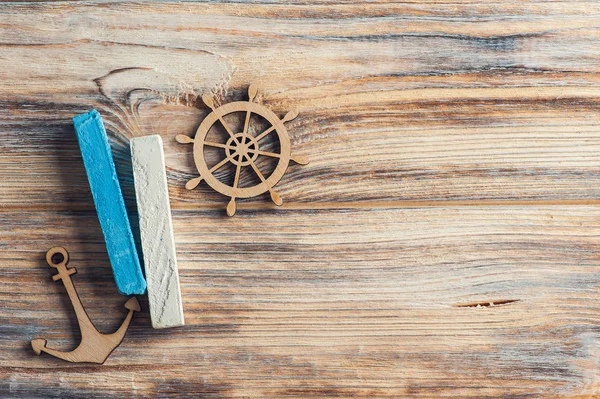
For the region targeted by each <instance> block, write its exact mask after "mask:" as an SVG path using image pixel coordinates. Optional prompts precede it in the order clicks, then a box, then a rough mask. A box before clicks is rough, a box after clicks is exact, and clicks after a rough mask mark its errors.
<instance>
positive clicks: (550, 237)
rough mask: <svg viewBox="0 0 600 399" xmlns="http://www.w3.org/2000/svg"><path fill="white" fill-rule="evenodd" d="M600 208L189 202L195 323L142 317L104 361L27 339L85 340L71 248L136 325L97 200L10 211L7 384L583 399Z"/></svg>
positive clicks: (187, 277) (90, 293) (188, 281)
mask: <svg viewBox="0 0 600 399" xmlns="http://www.w3.org/2000/svg"><path fill="white" fill-rule="evenodd" d="M599 212H600V207H598V206H579V207H571V206H566V207H564V206H547V207H530V206H517V207H495V206H492V207H470V208H465V207H447V208H442V209H418V208H417V209H406V210H403V209H373V210H353V211H332V210H327V211H314V210H310V211H309V210H307V211H280V212H278V213H277V217H273V215H272V214H271V212H253V213H252V214H243V213H242V214H239V215H236V217H234V218H226V217H223V216H222V213H221V212H220V211H216V210H211V211H205V212H189V211H176V212H174V229H175V236H176V238H177V243H176V244H177V248H178V250H179V267H180V277H181V284H182V294H183V300H184V305H185V306H184V309H185V312H186V314H185V316H186V322H187V325H186V326H185V327H182V328H181V329H177V330H172V331H170V333H169V334H168V335H164V334H157V333H156V332H155V330H152V329H151V328H150V320H149V316H148V313H147V310H146V311H144V312H142V314H141V315H140V317H136V319H134V321H133V323H132V326H131V327H130V332H129V333H128V335H127V336H126V337H125V341H124V343H123V345H121V346H120V347H119V348H118V349H117V350H116V351H115V352H114V354H113V355H112V356H111V357H110V358H109V359H108V360H107V363H106V367H102V368H98V367H94V366H81V365H79V366H77V367H72V366H71V365H69V364H63V363H59V361H54V360H53V359H47V358H46V359H40V358H37V357H34V356H33V355H32V354H31V353H30V352H29V351H27V350H23V349H22V348H21V347H19V346H18V345H15V344H14V343H15V342H19V341H26V340H27V339H28V338H29V335H31V336H34V335H35V336H39V335H44V336H48V337H49V338H50V339H52V340H53V342H56V343H57V345H58V344H60V343H61V342H62V343H63V344H64V345H65V346H68V345H69V344H71V343H72V342H75V341H76V338H73V337H72V331H73V328H74V327H75V326H74V325H72V323H69V317H70V316H69V314H70V312H69V309H68V302H65V300H64V299H65V295H64V293H61V292H60V290H59V289H57V287H56V286H55V285H54V284H51V283H49V282H48V270H47V267H44V264H43V260H42V259H43V253H44V251H45V249H47V247H48V246H50V245H54V244H57V243H64V242H67V243H69V246H70V248H71V251H70V252H71V255H72V258H73V259H72V261H73V262H76V263H77V265H78V271H79V273H78V280H77V288H78V291H79V293H80V296H81V298H82V301H83V302H84V305H85V306H86V309H87V310H88V312H89V314H90V317H91V318H92V320H93V321H94V322H95V323H97V324H98V325H99V328H100V329H101V330H102V328H105V329H110V328H111V327H112V326H113V325H116V324H118V323H119V322H120V316H121V313H122V309H121V307H120V306H121V302H122V297H120V296H119V295H118V294H116V293H115V292H114V290H113V289H112V287H110V286H109V284H108V283H109V282H110V278H111V275H110V267H109V265H108V260H107V259H106V256H105V255H103V252H104V249H103V244H102V235H101V232H100V229H99V227H98V226H95V225H94V223H91V222H90V220H93V212H50V211H47V212H37V213H22V212H16V211H14V212H13V211H11V212H3V213H2V214H0V222H1V223H2V225H7V226H13V227H12V229H11V230H9V231H7V232H6V233H5V244H4V248H3V251H1V252H0V262H1V263H2V264H10V265H11V267H10V269H7V268H4V269H3V270H5V271H4V272H3V273H2V274H0V286H1V287H2V290H1V291H0V292H1V293H0V295H1V297H0V300H1V301H2V303H3V304H4V310H3V313H2V315H1V316H0V321H1V322H0V326H1V327H0V331H1V332H2V334H0V353H1V354H2V355H0V367H1V368H0V374H2V376H3V377H4V378H2V379H1V380H2V381H3V382H2V383H0V390H3V392H6V393H7V394H10V395H12V396H19V397H23V396H31V395H33V394H34V393H35V394H38V395H41V396H52V395H57V393H56V391H55V390H56V389H59V391H58V392H60V395H61V397H76V396H86V397H88V396H89V397H144V396H146V395H151V394H158V393H161V394H163V396H165V397H169V396H171V395H176V394H177V395H180V394H181V393H186V394H188V395H191V396H194V395H206V396H207V397H244V396H246V397H285V396H294V395H296V396H301V397H319V398H321V397H335V396H361V397H367V396H368V397H431V395H432V393H433V394H435V396H452V395H455V396H459V397H478V398H480V397H511V396H521V397H556V396H563V397H578V396H577V395H581V397H584V395H585V394H586V393H587V394H590V393H593V392H597V390H598V389H599V388H598V385H597V379H596V373H597V370H598V369H597V366H596V362H597V353H598V352H597V351H598V348H597V340H598V334H597V333H596V329H597V326H598V318H597V315H598V311H599V310H600V305H599V304H600V301H599V300H600V297H599V295H600V294H599V292H598V279H597V274H598V264H597V263H598V262H597V254H596V252H597V249H598V244H597V237H598V235H599V234H600V223H599V222H598V220H600V219H598V213H599ZM34 225H35V226H38V229H35V230H32V229H31V228H30V227H29V226H34ZM81 226H86V227H85V228H84V227H81ZM482 226H485V228H482ZM25 280H27V282H28V283H27V284H18V282H19V281H25ZM492 302H493V303H494V306H490V303H492ZM40 303H44V306H43V307H40V306H39V304H40ZM142 305H143V306H144V304H142ZM478 305H479V306H478ZM113 308H114V309H113ZM144 308H145V309H147V307H144ZM113 310H114V311H113ZM8 320H10V323H9V322H8ZM24 332H26V336H24V335H23V333H24ZM157 359H158V361H157ZM58 366H60V367H61V373H62V374H61V375H62V376H63V377H64V378H63V380H61V383H60V386H57V385H56V383H55V382H53V381H56V378H55V374H54V372H55V368H56V367H58ZM198 375H201V376H202V378H201V379H200V381H199V380H198ZM32 376H35V378H32ZM2 384H3V385H2ZM53 392H54V393H53Z"/></svg>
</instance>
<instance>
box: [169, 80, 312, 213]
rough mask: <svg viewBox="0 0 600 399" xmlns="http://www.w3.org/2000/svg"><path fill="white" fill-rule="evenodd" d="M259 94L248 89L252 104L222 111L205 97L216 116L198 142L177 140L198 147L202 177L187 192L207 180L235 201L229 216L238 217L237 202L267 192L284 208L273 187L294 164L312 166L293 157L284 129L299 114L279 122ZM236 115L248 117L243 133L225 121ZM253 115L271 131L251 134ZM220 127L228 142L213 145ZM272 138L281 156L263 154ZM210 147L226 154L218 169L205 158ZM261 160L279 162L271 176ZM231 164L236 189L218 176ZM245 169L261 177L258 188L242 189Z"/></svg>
mask: <svg viewBox="0 0 600 399" xmlns="http://www.w3.org/2000/svg"><path fill="white" fill-rule="evenodd" d="M257 93H258V89H257V87H256V86H255V85H253V84H252V85H250V87H249V88H248V98H249V101H237V102H233V103H228V104H225V105H222V106H220V107H218V108H217V107H216V106H215V104H214V102H213V99H212V98H211V97H210V96H209V95H207V94H205V95H203V96H202V101H203V102H204V104H206V105H207V106H208V107H209V108H210V109H211V110H212V112H211V113H210V114H208V116H207V117H206V118H205V119H204V120H203V121H202V123H201V124H200V126H199V127H198V130H197V131H196V135H195V137H194V138H191V137H188V136H185V135H182V134H180V135H178V136H177V137H176V140H177V142H179V143H181V144H192V143H193V144H194V150H193V151H194V163H195V164H196V168H197V169H198V172H199V173H200V176H199V177H196V178H193V179H191V180H190V181H188V182H187V183H186V185H185V188H186V189H188V190H192V189H194V188H196V187H197V186H198V184H200V182H201V181H202V180H204V181H205V182H206V183H207V184H208V185H209V186H210V187H212V188H213V189H214V190H215V191H217V192H219V193H221V194H223V195H225V196H228V197H231V200H230V201H229V204H228V205H227V215H229V216H233V215H234V214H235V211H236V203H235V200H236V199H237V198H250V197H256V196H258V195H261V194H263V193H266V192H267V191H268V192H269V194H270V195H271V200H272V201H273V202H274V203H275V205H278V206H281V205H282V204H283V201H282V199H281V197H280V196H279V194H278V193H277V192H276V191H275V190H274V189H273V187H274V186H275V185H276V184H277V183H278V182H279V181H280V180H281V178H282V177H283V175H284V174H285V172H286V170H287V168H288V165H289V162H290V161H293V162H295V163H297V164H300V165H306V164H308V162H309V161H308V159H307V158H306V157H302V156H294V155H292V154H291V144H290V138H289V136H288V132H287V129H286V128H285V126H284V123H286V122H289V121H291V120H293V119H295V118H296V117H297V116H298V112H297V111H290V112H288V113H287V114H286V115H285V116H284V117H283V119H279V117H278V116H277V115H276V114H275V113H274V112H273V111H271V110H270V109H269V108H267V107H265V106H264V105H262V104H259V103H258V102H255V99H256V95H257ZM234 113H243V114H244V124H243V129H242V131H240V132H237V131H234V130H232V129H231V127H230V126H229V124H228V123H227V122H226V121H225V119H224V118H225V116H227V115H229V114H234ZM253 114H254V115H257V116H259V117H262V118H263V119H265V120H266V121H267V123H268V125H269V127H268V128H266V129H265V130H263V131H262V132H261V133H259V134H256V135H253V134H251V133H250V130H249V127H250V120H251V117H252V115H253ZM216 124H220V125H222V126H223V128H224V129H225V130H226V131H227V134H228V138H227V141H226V142H225V143H219V142H215V141H210V140H208V138H207V136H208V133H209V131H210V130H211V128H212V127H213V125H216ZM270 136H276V137H277V139H278V141H279V152H270V151H264V150H261V144H260V142H261V140H263V139H265V138H267V137H270ZM207 147H209V148H210V147H212V148H219V149H223V150H224V154H225V156H224V159H222V160H221V161H219V162H218V163H216V164H215V165H214V166H211V167H209V166H208V165H207V162H206V159H205V154H204V150H205V149H206V148H207ZM259 157H267V158H272V159H275V160H276V161H277V165H276V166H275V168H274V169H273V170H272V172H271V173H270V174H263V172H262V171H261V170H260V169H259V167H258V166H257V160H258V159H259ZM228 163H231V164H232V165H234V167H235V173H234V177H233V184H232V185H228V184H225V183H223V182H222V181H220V180H219V179H218V178H217V177H215V175H214V173H215V172H216V171H217V170H218V169H220V168H221V167H223V166H225V165H226V164H228ZM243 168H250V170H251V171H252V172H253V173H254V174H255V175H256V176H257V177H258V179H259V180H258V181H259V183H258V184H257V185H254V186H251V187H240V173H241V171H242V169H243Z"/></svg>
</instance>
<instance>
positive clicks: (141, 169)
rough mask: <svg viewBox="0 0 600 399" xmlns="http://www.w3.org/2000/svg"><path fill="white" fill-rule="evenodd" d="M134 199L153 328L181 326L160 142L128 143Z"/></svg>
mask: <svg viewBox="0 0 600 399" xmlns="http://www.w3.org/2000/svg"><path fill="white" fill-rule="evenodd" d="M131 160H132V165H133V178H134V181H135V197H136V200H137V209H138V213H139V217H140V237H141V241H142V253H143V255H144V268H145V270H146V283H147V286H148V288H147V289H148V301H149V303H150V318H151V319H152V327H154V328H168V327H177V326H182V325H184V324H185V323H184V320H183V306H182V302H181V290H180V288H179V273H178V272H177V259H176V253H175V239H174V237H173V223H172V221H171V206H170V205H169V190H168V188H167V175H166V171H165V156H164V152H163V145H162V139H161V138H160V136H158V135H154V136H145V137H136V138H134V139H132V140H131Z"/></svg>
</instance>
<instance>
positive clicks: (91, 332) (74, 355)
mask: <svg viewBox="0 0 600 399" xmlns="http://www.w3.org/2000/svg"><path fill="white" fill-rule="evenodd" d="M46 262H48V265H50V267H53V268H55V269H56V270H58V274H55V275H54V276H52V279H53V280H54V281H58V280H62V282H63V284H64V286H65V289H66V290H67V294H69V299H70V300H71V303H72V304H73V309H75V315H76V316H77V323H79V329H80V330H81V343H80V344H79V346H77V348H75V349H74V350H72V351H70V352H63V351H59V350H56V349H51V348H48V347H46V343H47V341H46V340H45V339H34V340H33V341H31V346H32V348H33V351H34V352H35V353H36V355H40V354H41V353H42V352H46V353H48V354H49V355H52V356H54V357H57V358H59V359H62V360H66V361H68V362H75V363H85V362H87V363H99V364H102V363H104V362H105V361H106V359H107V358H108V356H109V355H110V354H111V353H112V351H113V350H115V348H116V347H117V346H119V345H120V344H121V342H122V341H123V337H125V333H126V332H127V328H129V323H130V322H131V318H132V317H133V312H139V311H140V304H139V302H138V300H137V298H136V297H134V296H133V297H131V298H129V300H128V301H127V302H125V308H126V309H128V310H129V313H127V316H126V317H125V320H124V321H123V323H122V324H121V327H119V329H118V330H117V331H115V332H114V333H112V334H102V333H101V332H99V331H98V330H96V327H94V324H93V323H92V321H91V320H90V318H89V317H88V315H87V313H86V311H85V309H84V308H83V305H82V304H81V300H80V299H79V295H78V294H77V290H76V289H75V286H74V285H73V281H71V275H72V274H75V273H76V272H77V270H76V269H75V268H74V267H72V268H67V263H69V253H68V252H67V250H66V249H64V248H62V247H54V248H52V249H50V250H49V251H48V252H47V253H46Z"/></svg>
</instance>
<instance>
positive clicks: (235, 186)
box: [233, 159, 242, 188]
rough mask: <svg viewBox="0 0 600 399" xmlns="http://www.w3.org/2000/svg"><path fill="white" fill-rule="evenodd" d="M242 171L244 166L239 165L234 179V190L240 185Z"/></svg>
mask: <svg viewBox="0 0 600 399" xmlns="http://www.w3.org/2000/svg"><path fill="white" fill-rule="evenodd" d="M240 161H241V159H240ZM241 170H242V164H241V163H238V164H237V168H235V177H234V179H233V188H238V184H239V183H240V172H241Z"/></svg>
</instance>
